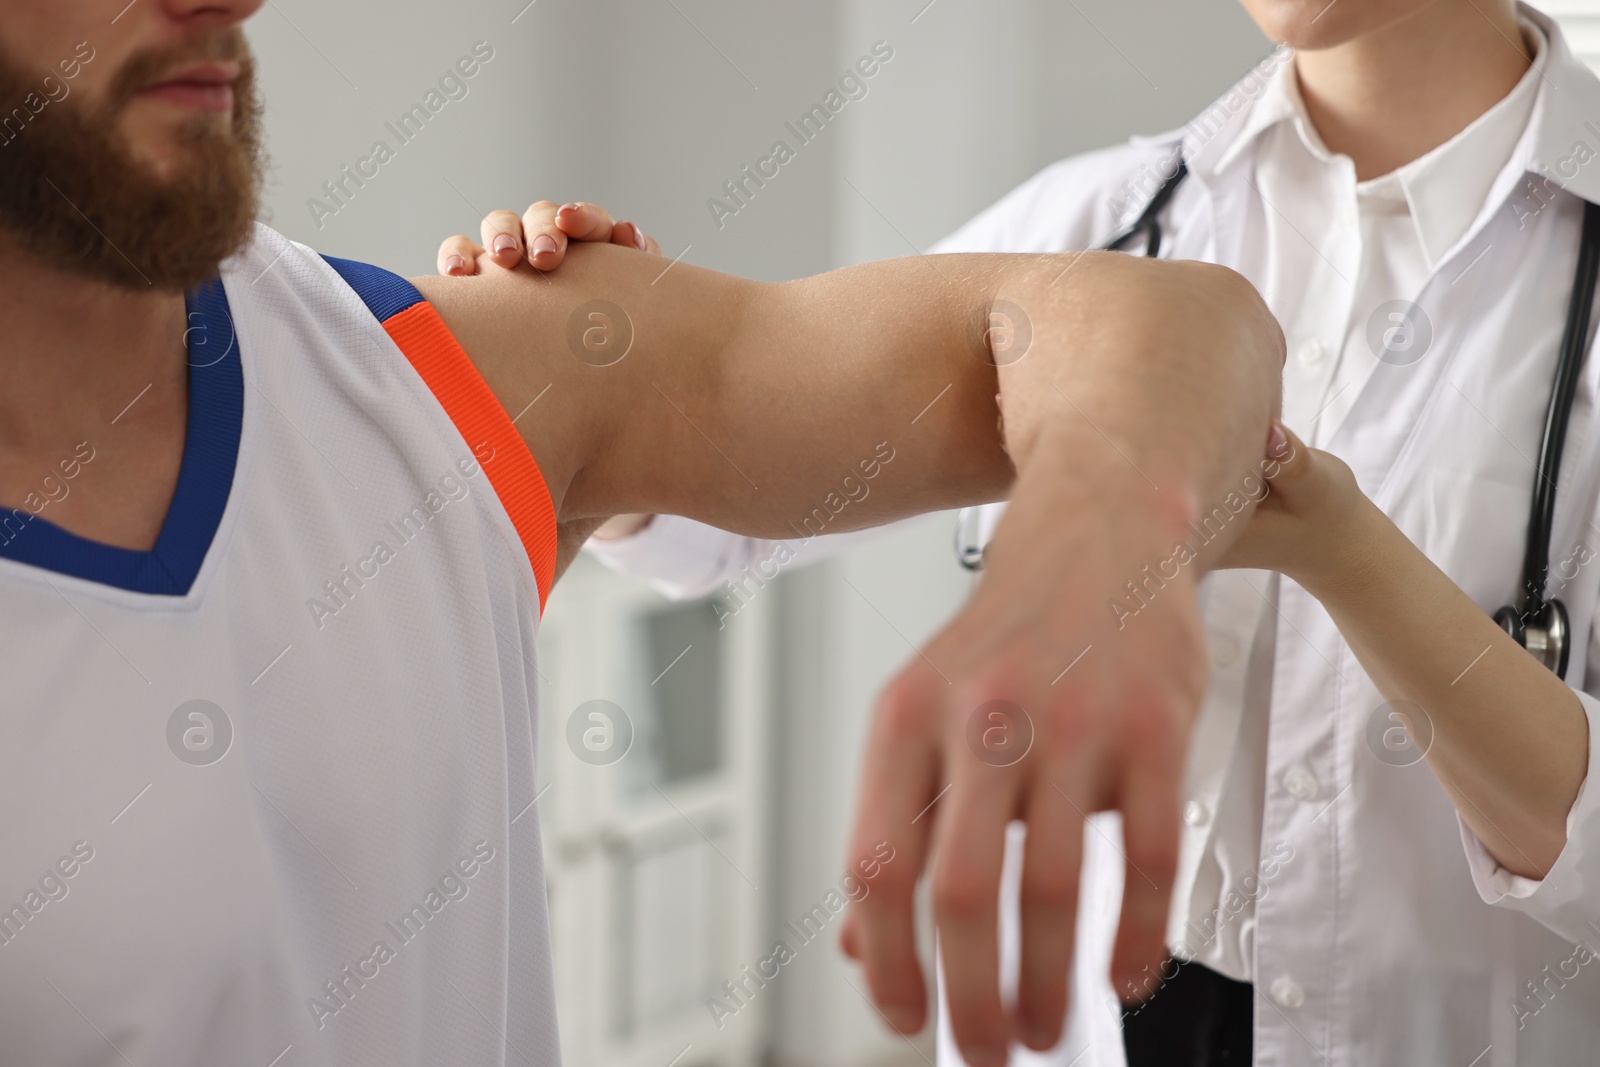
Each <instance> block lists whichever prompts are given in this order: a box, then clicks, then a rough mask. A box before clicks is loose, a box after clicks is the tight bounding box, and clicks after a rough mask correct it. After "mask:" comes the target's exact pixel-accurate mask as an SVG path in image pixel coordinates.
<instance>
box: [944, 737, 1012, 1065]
mask: <svg viewBox="0 0 1600 1067" xmlns="http://www.w3.org/2000/svg"><path fill="white" fill-rule="evenodd" d="M962 755H963V756H965V755H966V753H963V754H962ZM960 763H961V764H962V765H960V766H958V767H957V768H956V769H955V775H954V777H955V779H956V782H955V785H954V786H953V787H952V788H951V790H950V794H949V795H948V796H947V797H945V799H944V801H941V803H948V805H949V806H948V808H947V809H946V810H945V811H944V812H943V818H942V819H941V820H940V822H939V826H938V828H937V831H936V835H937V840H938V843H937V846H936V852H937V855H936V857H935V859H934V871H933V907H934V915H935V916H936V918H937V920H938V925H939V951H940V953H941V954H942V955H943V957H944V977H945V996H946V999H947V1000H948V1007H949V1010H950V1028H951V1031H952V1032H953V1033H954V1034H955V1038H956V1044H957V1045H959V1046H960V1047H961V1054H962V1056H963V1057H964V1058H965V1059H966V1061H967V1063H968V1064H969V1065H970V1067H1000V1065H1001V1064H1003V1063H1005V1062H1006V1046H1007V1045H1009V1044H1010V1042H1011V1038H1012V1032H1011V1024H1010V1020H1009V1019H1008V1018H1007V1017H1006V1013H1005V1008H1004V1006H1003V1005H1002V1004H1001V1002H1000V868H1001V865H1002V863H1003V862H1004V859H1005V841H1006V825H1007V823H1008V822H1009V821H1010V820H1011V818H1012V816H1013V815H1014V814H1015V813H1016V809H1017V807H1018V797H1017V793H1018V790H1019V789H1020V775H1019V773H1018V771H1017V770H1016V769H1015V768H1011V767H995V766H991V765H989V764H988V763H985V762H983V761H981V760H979V758H978V757H977V756H976V755H974V756H972V757H971V759H970V760H967V759H962V760H961V761H960ZM1029 833H1030V836H1031V833H1032V830H1031V828H1030V831H1029ZM1024 936H1026V934H1024Z"/></svg>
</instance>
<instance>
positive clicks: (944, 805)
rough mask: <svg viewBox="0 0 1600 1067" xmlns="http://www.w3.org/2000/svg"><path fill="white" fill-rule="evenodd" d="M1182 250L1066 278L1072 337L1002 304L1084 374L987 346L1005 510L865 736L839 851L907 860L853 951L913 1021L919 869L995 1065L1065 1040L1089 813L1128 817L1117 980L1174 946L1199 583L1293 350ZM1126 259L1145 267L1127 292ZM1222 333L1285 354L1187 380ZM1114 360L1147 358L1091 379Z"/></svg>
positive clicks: (1200, 647) (864, 913)
mask: <svg viewBox="0 0 1600 1067" xmlns="http://www.w3.org/2000/svg"><path fill="white" fill-rule="evenodd" d="M1171 266H1172V268H1173V269H1172V271H1171V272H1170V273H1168V272H1167V271H1165V270H1164V269H1157V270H1152V269H1150V268H1149V266H1148V265H1146V264H1142V263H1138V262H1136V261H1134V260H1131V259H1130V260H1127V261H1126V263H1125V264H1117V263H1108V262H1105V261H1102V262H1100V264H1099V269H1097V271H1096V273H1095V275H1094V276H1093V277H1092V278H1091V277H1080V278H1078V279H1076V280H1075V282H1074V284H1075V285H1077V286H1079V287H1083V286H1089V287H1097V286H1105V288H1104V289H1103V291H1102V292H1099V293H1096V294H1094V295H1092V296H1090V295H1088V294H1086V293H1083V292H1080V293H1078V294H1077V297H1076V299H1078V301H1079V303H1080V306H1081V307H1083V308H1085V309H1086V314H1088V315H1091V316H1092V318H1090V319H1083V320H1079V321H1076V322H1073V321H1071V319H1070V318H1069V319H1068V320H1066V322H1065V325H1066V327H1067V329H1068V332H1067V333H1055V332H1054V331H1056V330H1059V329H1061V328H1062V325H1063V320H1061V319H1055V320H1053V322H1054V325H1041V324H1043V323H1044V322H1045V316H1043V315H1041V314H1039V313H1038V309H1039V307H1041V306H1042V305H1047V304H1048V303H1049V301H1050V300H1051V297H1052V295H1053V294H1052V292H1051V291H1050V289H1049V288H1048V287H1045V288H1044V289H1038V288H1035V289H1031V290H1028V291H1025V292H1023V293H1021V294H1018V296H1017V297H1016V298H1014V300H1013V301H1011V302H1008V303H1007V304H1006V305H1004V306H1007V307H1010V308H1012V309H1014V310H1013V311H1012V312H1011V314H1013V315H1016V314H1018V313H1019V312H1020V313H1021V314H1022V316H1023V317H1024V318H1027V319H1031V322H1032V328H1034V329H1037V330H1038V335H1037V336H1034V337H1033V340H1032V345H1033V347H1034V348H1035V349H1038V347H1039V346H1040V345H1041V344H1044V345H1053V344H1057V343H1070V344H1071V345H1073V346H1075V347H1076V348H1077V349H1078V352H1079V357H1078V359H1077V360H1076V361H1075V368H1076V369H1077V371H1078V373H1076V374H1075V375H1072V376H1059V377H1058V376H1056V375H1055V374H1054V373H1053V372H1052V368H1051V365H1050V364H1049V362H1048V361H1044V360H1040V359H1039V358H1038V357H1037V355H1035V356H1033V357H1032V358H1021V357H1020V356H1016V353H1012V355H1013V356H1014V357H1015V358H1014V360H1012V361H1008V360H1007V359H1006V358H1005V353H1004V352H1003V349H1002V348H998V347H997V348H996V356H997V360H996V361H997V362H998V363H1000V364H1001V366H1000V382H1001V386H1002V389H1003V390H1004V393H1003V395H1004V397H1005V407H1004V412H1005V426H1004V432H1005V437H1006V446H1007V449H1008V451H1009V452H1010V454H1011V456H1012V458H1013V460H1014V461H1015V463H1016V467H1017V471H1018V481H1017V484H1016V486H1015V488H1014V490H1013V493H1012V503H1011V506H1010V507H1009V508H1008V509H1007V512H1006V515H1005V518H1004V520H1003V521H1002V523H1001V525H1000V527H999V529H998V530H997V532H996V536H995V539H994V541H993V542H992V543H991V544H990V546H989V548H988V551H987V555H986V566H985V571H984V575H983V579H982V581H981V583H980V584H979V586H978V588H977V591H976V592H975V594H974V596H973V598H972V600H971V601H970V603H969V604H968V605H967V607H966V608H964V609H963V610H962V612H961V613H960V614H959V615H958V616H957V617H956V618H955V619H954V620H953V621H952V622H951V623H950V624H949V625H948V626H946V627H945V629H944V630H943V631H942V632H941V633H939V634H938V635H937V636H936V637H935V638H934V640H933V641H932V642H931V643H930V644H929V645H928V646H927V647H926V648H925V649H924V650H923V652H922V654H921V655H920V656H919V657H918V658H917V659H915V660H913V661H912V662H911V664H910V665H909V666H908V667H907V668H906V669H905V670H904V671H902V672H901V674H900V675H899V676H898V677H897V678H896V679H895V680H894V681H893V682H891V684H890V685H889V687H888V689H887V690H886V692H885V693H884V695H883V696H882V698H881V700H880V702H879V706H878V709H877V713H876V717H875V720H874V723H873V726H872V730H871V734H870V736H869V739H868V747H867V754H866V760H865V766H864V770H863V785H862V794H861V802H860V806H859V808H858V813H857V824H856V830H855V832H854V835H853V838H852V844H851V848H852V852H851V859H856V858H859V857H862V856H865V855H867V854H869V853H870V852H871V850H872V849H873V847H874V845H876V844H877V843H879V842H888V844H889V845H890V846H892V847H893V848H894V849H895V850H896V854H897V856H899V857H902V858H900V859H899V860H897V862H896V863H894V864H892V865H889V866H885V867H884V869H883V873H882V874H881V875H880V879H879V881H878V883H877V885H876V891H875V892H874V893H872V894H871V895H869V896H868V897H866V898H865V899H864V900H863V901H862V902H861V904H860V905H858V906H857V908H856V910H855V911H854V912H853V913H852V915H851V918H850V923H849V926H848V928H847V931H846V936H845V947H846V950H847V951H849V952H850V953H851V954H852V955H853V956H855V957H856V958H858V959H859V960H861V962H862V963H863V964H864V965H865V969H866V973H867V978H868V982H869V984H870V986H871V990H872V993H873V996H874V999H875V1000H876V1001H877V1003H878V1005H879V1006H880V1008H881V1009H882V1011H883V1013H884V1015H885V1017H886V1018H887V1019H889V1020H890V1022H891V1023H892V1024H893V1025H894V1026H896V1027H897V1028H899V1029H901V1030H903V1031H914V1030H917V1029H919V1028H920V1027H921V1026H922V1024H923V1021H924V1017H925V1010H926V1009H925V1002H924V988H925V987H924V980H923V975H922V972H921V968H920V966H919V963H918V960H917V957H916V951H915V943H916V942H915V924H914V913H913V907H912V894H913V890H914V888H915V886H916V883H917V880H918V876H919V874H920V872H921V871H922V869H923V868H924V867H925V866H926V867H929V868H931V871H932V880H933V898H934V910H935V918H936V923H937V926H938V931H939V944H940V950H941V952H942V954H943V959H944V974H945V983H946V991H947V994H948V1002H949V1012H950V1023H951V1026H952V1029H953V1031H954V1034H955V1037H956V1040H957V1043H958V1044H959V1045H960V1046H961V1049H962V1053H963V1055H964V1056H965V1058H966V1060H967V1062H968V1063H970V1064H972V1065H973V1067H994V1065H998V1064H1001V1063H1004V1062H1005V1060H1006V1055H1007V1053H1006V1048H1007V1045H1008V1044H1009V1043H1010V1042H1011V1041H1021V1042H1022V1043H1024V1044H1026V1045H1027V1046H1029V1047H1031V1048H1035V1049H1047V1048H1050V1047H1052V1046H1053V1045H1054V1044H1055V1042H1056V1041H1057V1040H1058V1039H1059V1035H1060V1032H1061V1028H1062V1024H1063V1022H1064V1019H1065V1015H1066V1007H1067V979H1068V975H1069V973H1070V966H1069V965H1070V961H1071V958H1072V952H1073V935H1074V932H1075V924H1076V918H1077V903H1078V876H1079V865H1080V859H1081V855H1082V841H1083V833H1084V831H1085V819H1086V817H1087V815H1088V814H1090V813H1092V812H1096V811H1104V810H1118V811H1120V812H1121V813H1122V816H1123V831H1124V840H1125V842H1126V853H1125V856H1126V860H1127V870H1126V879H1125V889H1124V899H1123V905H1122V916H1121V925H1120V929H1119V931H1118V935H1117V940H1116V945H1115V949H1114V954H1113V964H1112V967H1113V983H1114V985H1115V987H1116V988H1117V989H1118V991H1119V992H1124V993H1125V992H1126V991H1128V990H1129V989H1130V988H1132V987H1133V985H1134V983H1133V981H1132V980H1133V978H1134V977H1135V976H1137V975H1138V974H1139V973H1140V970H1141V968H1143V967H1145V966H1147V965H1152V964H1157V963H1159V962H1160V961H1161V959H1162V958H1163V957H1164V956H1165V954H1166V947H1165V944H1164V940H1165V932H1166V918H1167V911H1168V904H1169V897H1170V894H1171V889H1172V883H1173V879H1174V875H1175V870H1176V864H1177V848H1178V825H1179V783H1180V781H1181V779H1182V770H1183V762H1184V757H1185V754H1186V751H1187V747H1188V737H1189V731H1190V725H1191V723H1192V721H1193V718H1194V716H1195V714H1196V712H1197V710H1198V707H1199V704H1200V700H1201V698H1202V696H1203V694H1204V690H1205V684H1206V663H1205V642H1204V635H1203V631H1202V627H1201V623H1200V619H1199V616H1198V612H1197V609H1196V604H1195V599H1194V591H1195V586H1196V584H1197V582H1198V580H1199V577H1200V575H1201V573H1202V572H1203V571H1204V570H1205V569H1207V568H1209V567H1212V566H1215V565H1216V564H1217V563H1218V561H1219V560H1220V558H1221V556H1222V553H1223V551H1224V550H1225V549H1226V547H1227V545H1229V544H1230V543H1231V542H1232V541H1233V540H1235V539H1236V538H1237V537H1238V536H1239V534H1240V533H1241V532H1242V530H1243V529H1244V527H1245V526H1246V525H1247V524H1248V522H1249V514H1248V498H1247V495H1246V494H1247V489H1246V488H1245V487H1246V486H1247V485H1249V484H1256V485H1259V482H1255V483H1248V482H1246V479H1248V478H1250V477H1252V475H1255V476H1257V477H1258V476H1259V470H1260V457H1261V454H1262V452H1263V450H1264V447H1263V446H1264V443H1265V442H1266V439H1267V433H1268V422H1269V418H1270V416H1271V413H1272V412H1273V411H1275V410H1276V404H1277V396H1276V392H1277V390H1276V385H1275V378H1276V376H1275V375H1274V374H1273V373H1272V372H1273V371H1274V370H1275V369H1276V368H1277V367H1278V366H1279V365H1280V361H1281V358H1282V339H1281V336H1280V335H1279V334H1278V332H1277V327H1276V324H1275V323H1274V322H1273V321H1272V319H1271V317H1270V315H1268V314H1267V313H1266V310H1265V308H1264V306H1262V305H1261V304H1260V301H1259V297H1257V296H1256V295H1255V293H1254V292H1253V291H1252V290H1249V288H1248V286H1245V285H1243V284H1242V282H1240V281H1239V280H1238V279H1237V277H1236V276H1232V277H1231V278H1230V277H1228V276H1224V275H1225V272H1221V273H1218V272H1215V271H1214V269H1212V270H1213V273H1210V274H1208V273H1206V271H1207V268H1200V267H1197V266H1195V265H1178V264H1174V265H1171ZM1124 270H1126V271H1129V272H1136V273H1137V274H1138V275H1139V277H1138V279H1137V281H1136V282H1135V281H1134V280H1133V279H1132V278H1129V279H1128V282H1129V284H1119V283H1118V279H1117V278H1116V275H1117V274H1119V273H1120V272H1122V271H1124ZM1063 284H1065V283H1063ZM1028 307H1032V308H1033V309H1034V311H1033V313H1031V314H1029V313H1027V312H1021V311H1020V309H1021V308H1028ZM1015 326H1016V324H1015V323H1011V324H1007V332H1008V333H1014V329H1015ZM996 328H997V329H998V328H999V326H998V325H997V327H996ZM1130 330H1131V332H1130ZM1069 337H1070V338H1071V341H1070V342H1068V338H1069ZM1211 344H1223V345H1228V346H1233V345H1237V346H1238V348H1237V350H1238V351H1253V352H1256V353H1259V354H1261V355H1263V356H1267V355H1270V356H1273V357H1276V359H1275V360H1273V361H1270V362H1269V361H1268V360H1257V361H1255V362H1254V363H1253V364H1251V363H1249V362H1246V363H1240V364H1236V365H1235V366H1236V368H1237V371H1235V370H1224V371H1221V372H1220V373H1219V372H1218V370H1217V369H1216V366H1217V365H1215V364H1213V365H1212V366H1213V369H1212V370H1210V371H1203V372H1202V371H1200V368H1199V366H1198V365H1197V364H1196V362H1195V360H1194V358H1193V357H1194V356H1195V355H1197V354H1198V353H1199V352H1200V351H1202V350H1203V349H1208V348H1209V346H1210V345H1211ZM1119 353H1121V355H1119ZM1134 353H1140V355H1138V356H1136V357H1133V354H1134ZM1152 353H1155V354H1156V355H1154V356H1153V358H1152V356H1151V354H1152ZM1126 357H1133V358H1136V359H1138V361H1139V363H1140V366H1141V368H1142V369H1141V370H1139V371H1138V372H1134V371H1133V370H1132V368H1131V365H1130V364H1128V363H1126V362H1124V363H1123V364H1122V367H1121V370H1120V373H1118V372H1115V371H1113V373H1110V374H1107V375H1104V376H1102V375H1101V374H1100V373H1099V372H1097V371H1092V370H1089V368H1090V367H1091V366H1099V367H1102V368H1104V369H1110V368H1114V367H1115V366H1116V362H1115V361H1116V360H1117V359H1119V358H1126ZM1102 358H1104V359H1107V360H1108V361H1109V362H1106V363H1103V364H1102V363H1101V362H1100V360H1101V359H1102ZM1147 360H1149V361H1147ZM1141 391H1143V395H1142V396H1141V395H1140V392H1141ZM1163 392H1166V395H1165V396H1164V397H1163V395H1162V394H1163ZM1180 397H1186V398H1187V399H1186V401H1180V400H1179V399H1178V398H1180ZM1243 397H1249V400H1248V402H1246V403H1244V404H1242V405H1241V404H1239V401H1240V400H1241V399H1242V398H1243ZM1229 405H1234V406H1233V407H1231V408H1230V407H1229ZM1225 410H1231V411H1234V412H1237V413H1238V414H1239V415H1242V416H1244V417H1245V418H1247V419H1248V423H1246V422H1237V423H1235V425H1236V426H1237V427H1238V432H1236V433H1233V434H1230V435H1225V436H1226V437H1227V438H1228V440H1227V441H1226V442H1224V439H1223V438H1222V437H1219V436H1218V435H1217V434H1216V433H1215V419H1216V417H1217V414H1218V413H1219V412H1222V411H1225ZM1191 419H1192V420H1194V421H1190V420H1191ZM1207 419H1210V420H1212V430H1211V431H1210V432H1206V431H1205V430H1203V429H1202V427H1203V426H1204V424H1205V422H1206V420H1207ZM1186 422H1188V423H1189V425H1188V428H1187V429H1186V428H1185V425H1184V424H1185V423H1186ZM1219 446H1221V448H1220V450H1219ZM1200 453H1204V455H1201V454H1200ZM1201 471H1206V472H1208V473H1206V474H1203V475H1202V474H1200V473H1199V472H1201ZM1230 494H1234V495H1236V496H1237V501H1235V500H1233V499H1230ZM1216 509H1221V511H1220V512H1218V511H1217V510H1216ZM1218 514H1221V516H1222V518H1221V519H1220V520H1219V519H1217V518H1216V516H1217V515H1218ZM1013 819H1021V820H1024V821H1026V823H1027V824H1028V834H1027V844H1026V847H1025V855H1024V861H1023V877H1022V890H1021V922H1022V936H1021V942H1022V958H1021V974H1020V981H1019V984H1018V993H1017V1002H1016V1004H1015V1006H1014V1010H1012V1011H1009V1012H1008V1011H1007V1009H1006V1006H1004V1005H1003V1004H1002V1002H1001V997H1000V989H999V975H1000V959H999V949H998V916H999V911H998V907H999V892H998V891H999V883H1000V867H1001V860H1002V854H1003V848H1004V841H1005V827H1006V825H1007V823H1008V822H1010V821H1011V820H1013Z"/></svg>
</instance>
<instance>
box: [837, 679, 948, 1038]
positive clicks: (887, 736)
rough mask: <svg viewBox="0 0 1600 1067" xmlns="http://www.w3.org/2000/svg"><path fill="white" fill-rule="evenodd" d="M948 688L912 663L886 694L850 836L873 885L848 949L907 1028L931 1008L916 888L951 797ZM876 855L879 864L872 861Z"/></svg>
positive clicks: (884, 1006)
mask: <svg viewBox="0 0 1600 1067" xmlns="http://www.w3.org/2000/svg"><path fill="white" fill-rule="evenodd" d="M944 688H946V687H945V686H944V685H943V684H942V683H940V682H939V681H938V680H937V679H934V680H933V682H932V683H931V684H928V683H926V682H923V681H919V680H918V677H917V672H916V671H915V670H914V669H908V670H907V672H906V673H904V674H902V675H901V676H900V677H898V678H896V679H895V680H894V681H893V682H891V683H890V685H889V687H888V688H887V689H886V690H885V691H884V694H883V696H882V697H880V698H879V700H878V706H877V709H876V711H875V713H874V716H873V720H872V727H871V731H870V733H869V734H868V737H867V750H866V756H865V759H864V761H863V764H862V769H861V796H860V800H859V802H858V804H857V807H856V822H855V829H854V830H853V831H852V834H851V838H850V853H849V862H850V865H851V873H852V874H855V875H857V876H858V877H859V878H860V879H861V880H862V881H863V882H865V883H866V885H867V893H866V895H865V896H864V897H862V898H861V899H860V900H859V901H858V902H856V903H855V904H854V905H852V907H851V913H850V919H849V920H848V921H849V922H850V924H851V925H850V927H849V934H848V937H847V940H846V948H847V950H848V951H850V954H851V955H852V956H854V957H855V958H856V959H858V960H860V961H861V964H862V968H863V970H864V971H865V972H866V979H867V985H868V987H869V989H870V990H871V994H872V1000H873V1003H874V1004H876V1005H877V1008H878V1010H879V1011H881V1012H882V1013H883V1016H884V1020H885V1021H886V1022H887V1023H888V1024H889V1026H890V1027H891V1028H893V1029H895V1030H898V1031H900V1032H901V1033H906V1034H910V1033H915V1032H917V1031H918V1030H920V1029H922V1026H923V1023H924V1022H925V1020H926V1017H927V987H926V984H925V983H924V980H923V974H922V968H921V965H920V964H919V963H918V961H917V931H916V906H915V894H916V889H917V881H918V879H919V877H920V876H921V874H922V868H923V866H924V865H925V864H926V863H927V859H928V848H929V845H930V842H931V839H932V831H933V824H934V820H935V818H936V817H937V816H938V814H939V806H940V805H942V804H943V803H944V802H943V800H941V799H940V798H939V793H940V790H941V789H943V787H944V786H943V779H942V778H941V777H940V775H941V774H942V770H941V766H940V765H941V762H942V760H941V756H940V752H939V736H938V732H937V731H938V729H939V727H938V721H939V720H938V715H937V711H938V704H937V701H938V700H939V699H942V693H940V692H939V691H940V690H943V689H944ZM869 857H876V858H878V859H879V860H880V862H879V864H878V865H877V866H873V865H872V864H870V863H867V862H866V861H867V860H868V858H869ZM885 857H886V858H885ZM863 863H866V865H865V866H863ZM869 874H870V875H871V877H868V875H869Z"/></svg>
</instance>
